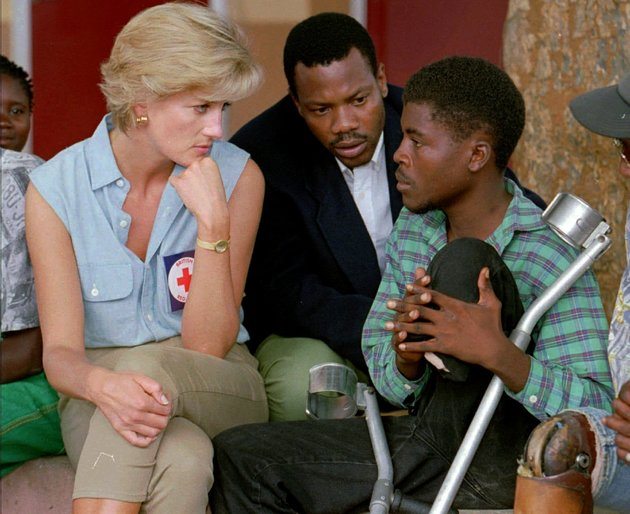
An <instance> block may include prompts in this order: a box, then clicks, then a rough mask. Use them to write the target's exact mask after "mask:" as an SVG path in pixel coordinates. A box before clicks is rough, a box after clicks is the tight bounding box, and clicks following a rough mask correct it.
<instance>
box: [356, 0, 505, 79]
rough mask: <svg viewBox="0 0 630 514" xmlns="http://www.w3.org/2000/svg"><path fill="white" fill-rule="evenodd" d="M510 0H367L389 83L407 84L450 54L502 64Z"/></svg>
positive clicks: (378, 49)
mask: <svg viewBox="0 0 630 514" xmlns="http://www.w3.org/2000/svg"><path fill="white" fill-rule="evenodd" d="M507 8H508V0H466V1H463V0H439V1H429V0H414V1H411V0H368V30H369V32H370V34H371V35H372V37H373V39H374V42H375V45H376V51H377V53H378V56H379V58H380V59H381V61H382V62H383V63H385V70H386V72H387V78H388V80H389V81H390V82H392V83H393V84H399V85H404V84H405V82H406V81H407V79H408V78H409V77H410V76H411V75H412V74H413V73H414V72H415V71H417V70H418V69H419V68H420V67H422V66H423V65H425V64H428V63H430V62H433V61H436V60H438V59H441V58H443V57H447V56H449V55H471V56H475V57H484V58H486V59H488V60H489V61H491V62H493V63H495V64H497V65H499V66H500V65H501V47H502V44H503V43H502V41H503V23H504V21H505V17H506V14H507Z"/></svg>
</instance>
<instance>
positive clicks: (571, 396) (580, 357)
mask: <svg viewBox="0 0 630 514" xmlns="http://www.w3.org/2000/svg"><path fill="white" fill-rule="evenodd" d="M567 266H568V264H567ZM562 269H565V267H562ZM607 336H608V325H607V321H606V317H605V314H604V309H603V306H602V304H601V299H600V294H599V288H598V286H597V282H596V281H595V276H594V275H593V273H592V271H588V272H587V273H586V274H585V275H584V276H583V277H582V278H581V279H579V280H578V281H577V282H576V283H575V284H574V285H573V287H572V288H571V289H569V291H567V292H566V293H565V294H564V295H563V296H562V298H560V300H558V302H556V304H555V305H553V306H552V307H551V309H550V310H549V311H548V312H547V313H546V314H545V316H544V317H543V318H542V319H541V320H540V321H539V323H538V325H537V327H536V329H535V331H534V333H533V334H532V339H533V341H535V342H536V347H535V349H534V352H533V356H532V357H531V365H530V370H529V377H528V379H527V382H526V384H525V387H524V388H523V389H522V390H521V391H519V392H518V393H513V392H511V391H509V390H508V389H507V388H506V392H507V394H508V395H510V396H511V397H513V398H514V399H516V400H517V401H519V402H520V403H522V404H523V405H524V406H525V408H526V409H527V410H528V411H529V412H531V413H532V414H533V415H534V416H536V417H537V418H538V419H541V420H542V419H546V418H547V417H548V416H553V415H555V414H557V413H558V412H559V411H561V410H563V409H575V408H578V407H597V408H600V409H605V410H608V411H610V409H611V402H612V397H613V389H612V380H611V377H610V368H609V366H608V359H607V356H606V341H607Z"/></svg>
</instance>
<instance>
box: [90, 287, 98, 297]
mask: <svg viewBox="0 0 630 514" xmlns="http://www.w3.org/2000/svg"><path fill="white" fill-rule="evenodd" d="M90 294H91V295H92V296H98V289H96V288H93V289H92V290H91V291H90Z"/></svg>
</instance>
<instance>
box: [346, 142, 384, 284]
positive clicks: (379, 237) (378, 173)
mask: <svg viewBox="0 0 630 514" xmlns="http://www.w3.org/2000/svg"><path fill="white" fill-rule="evenodd" d="M335 159H336V161H337V164H338V165H339V169H341V173H342V175H343V178H344V180H345V181H346V184H348V188H349V189H350V193H351V194H352V197H353V198H354V202H355V203H356V205H357V208H358V209H359V213H361V218H363V223H365V227H366V228H367V231H368V233H369V234H370V238H371V239H372V243H373V244H374V248H375V249H376V256H377V257H378V265H379V267H380V268H381V273H383V270H384V269H385V243H386V242H387V238H388V237H389V233H390V232H391V230H392V227H393V221H392V210H391V207H390V202H389V186H388V184H387V166H386V163H385V145H384V143H383V133H382V132H381V137H380V138H379V140H378V144H377V145H376V150H375V151H374V155H372V159H371V160H370V162H368V163H366V164H363V165H362V166H357V167H356V168H354V170H351V169H349V168H348V167H346V166H345V165H344V164H343V163H342V162H341V161H340V160H339V159H337V158H335Z"/></svg>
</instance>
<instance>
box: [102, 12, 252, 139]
mask: <svg viewBox="0 0 630 514" xmlns="http://www.w3.org/2000/svg"><path fill="white" fill-rule="evenodd" d="M101 73H102V75H103V81H102V83H101V84H100V88H101V91H102V92H103V94H104V95H105V99H106V100H107V108H108V109H109V111H110V112H111V113H112V118H113V120H112V121H113V122H114V125H115V126H116V127H118V128H120V129H121V130H123V131H126V130H127V129H128V128H130V127H131V126H132V125H134V124H135V123H136V121H135V118H136V117H135V114H134V112H133V105H134V104H136V103H138V102H142V101H145V100H148V99H151V98H164V97H166V96H170V95H173V94H176V93H181V92H183V91H188V90H192V89H196V88H203V89H204V90H207V91H211V92H212V93H211V95H212V96H211V97H210V98H206V100H207V101H235V100H238V99H240V98H243V97H245V96H247V95H248V94H249V93H251V92H252V91H253V90H254V89H255V88H256V87H257V86H258V85H259V83H260V81H261V73H260V69H259V67H258V66H257V65H256V64H255V63H254V61H253V59H252V56H251V55H250V53H249V50H248V48H247V47H246V43H245V40H244V37H243V35H242V34H241V32H240V31H239V29H238V27H237V26H236V25H234V24H232V23H231V22H229V21H227V20H224V19H223V18H221V17H219V15H218V14H216V13H215V12H214V11H212V10H211V9H209V8H208V7H205V6H202V5H198V4H191V3H176V2H173V3H165V4H161V5H157V6H155V7H151V8H149V9H146V10H144V11H142V12H140V13H139V14H137V15H136V16H134V17H133V18H132V19H131V20H130V21H129V22H128V23H127V24H126V25H125V26H124V27H123V29H122V30H121V31H120V33H119V34H118V36H116V40H115V42H114V47H113V48H112V52H111V55H110V57H109V59H108V60H107V61H105V62H104V63H103V64H102V65H101Z"/></svg>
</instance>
